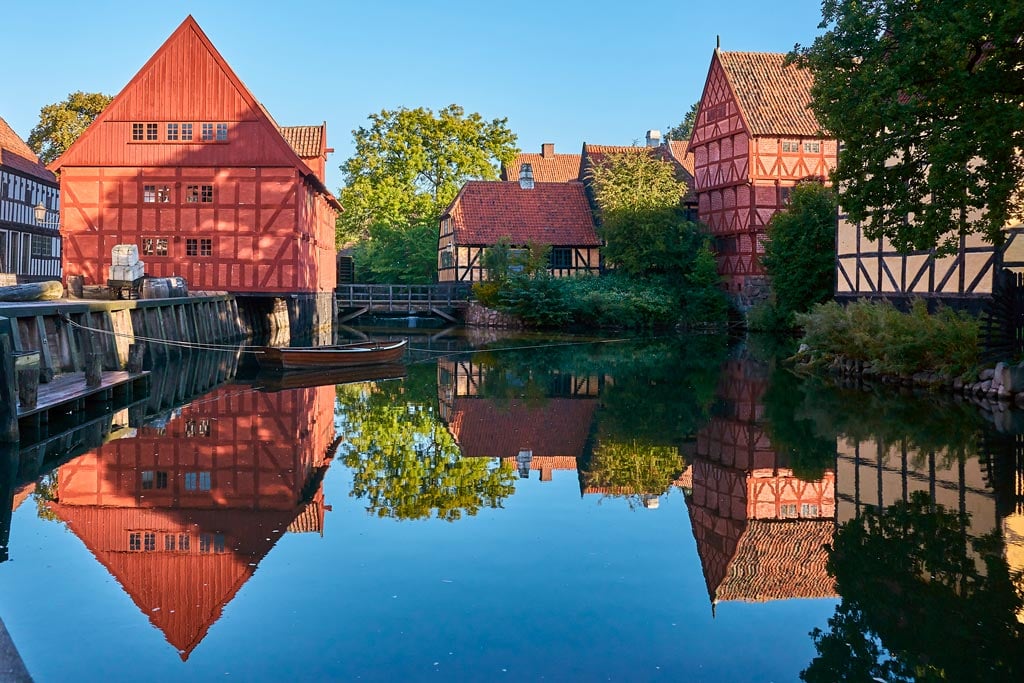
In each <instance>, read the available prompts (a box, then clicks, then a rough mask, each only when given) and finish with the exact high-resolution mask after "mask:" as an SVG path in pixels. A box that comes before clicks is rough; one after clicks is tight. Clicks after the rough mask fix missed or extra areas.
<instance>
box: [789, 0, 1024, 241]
mask: <svg viewBox="0 0 1024 683" xmlns="http://www.w3.org/2000/svg"><path fill="white" fill-rule="evenodd" d="M1022 27H1024V4H1022V3H1019V2H1009V3H1007V2H1002V1H1001V0H975V1H970V2H964V1H963V0H934V1H933V2H924V3H921V2H904V1H903V0H866V1H862V0H824V2H823V3H822V23H821V24H820V28H827V29H828V30H827V31H826V32H825V33H824V34H823V35H821V36H819V37H818V38H816V39H815V40H814V43H813V44H812V45H811V46H810V47H801V46H800V45H797V46H796V47H795V48H794V51H793V53H792V54H791V58H792V59H794V60H795V61H796V63H797V64H798V65H799V66H801V67H806V68H809V69H810V70H811V72H812V73H813V74H814V87H813V88H812V91H811V93H812V102H811V108H812V109H813V111H814V112H815V114H816V115H817V117H818V120H819V121H820V122H821V125H822V126H823V127H824V129H825V131H827V132H828V134H830V135H832V136H834V137H836V138H838V139H839V140H840V141H841V142H842V144H843V145H844V150H843V152H842V153H841V154H840V155H839V163H838V167H837V168H836V170H835V172H834V175H833V179H834V181H835V184H836V185H837V186H838V187H841V188H842V198H841V203H842V205H843V208H844V210H846V211H847V213H848V214H849V217H850V219H851V220H853V221H859V222H862V224H863V225H864V228H865V231H866V233H867V235H868V236H869V237H871V238H878V237H881V236H885V237H887V238H889V239H891V240H892V242H893V244H894V245H895V246H896V247H897V248H898V249H902V250H907V249H930V248H932V247H939V248H941V249H942V250H943V251H947V252H948V251H951V250H954V249H955V248H956V246H957V243H958V240H959V236H960V235H963V234H967V233H972V232H976V233H980V234H981V235H983V236H984V237H985V238H986V239H988V240H990V241H992V242H994V243H996V244H1000V243H1001V241H1002V235H1001V229H1002V228H1003V226H1004V225H1006V223H1007V222H1008V220H1009V219H1011V218H1013V217H1014V216H1015V215H1018V214H1019V211H1020V209H1021V208H1022V195H1021V188H1022V186H1024V157H1022V156H1021V154H1020V150H1021V149H1022V148H1024V81H1022V80H1021V77H1020V74H1021V71H1022V69H1024V47H1022V45H1024V43H1022V35H1024V28H1022ZM908 217H910V218H911V220H907V218H908Z"/></svg>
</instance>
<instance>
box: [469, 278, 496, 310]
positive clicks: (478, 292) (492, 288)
mask: <svg viewBox="0 0 1024 683" xmlns="http://www.w3.org/2000/svg"><path fill="white" fill-rule="evenodd" d="M500 293H501V283H500V282H493V281H486V282H474V283H473V296H475V297H476V300H477V301H479V302H480V304H481V305H483V306H486V307H487V308H497V307H498V305H499V304H500V299H499V296H498V295H499V294H500Z"/></svg>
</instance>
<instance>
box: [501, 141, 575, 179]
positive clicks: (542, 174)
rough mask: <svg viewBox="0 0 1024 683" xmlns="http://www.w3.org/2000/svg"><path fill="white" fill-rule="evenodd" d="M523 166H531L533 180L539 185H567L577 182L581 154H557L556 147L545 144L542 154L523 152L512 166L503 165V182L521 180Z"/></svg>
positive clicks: (541, 150)
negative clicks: (570, 182)
mask: <svg viewBox="0 0 1024 683" xmlns="http://www.w3.org/2000/svg"><path fill="white" fill-rule="evenodd" d="M523 164H529V165H530V169H531V170H532V171H533V179H534V181H535V182H538V183H567V182H569V181H572V180H576V179H577V176H578V175H579V172H580V155H579V154H556V153H555V146H554V145H553V144H552V143H550V142H545V143H544V144H543V145H541V146H540V154H533V153H530V152H522V153H520V154H519V155H517V156H516V158H515V160H514V161H512V163H510V164H507V165H506V164H502V165H501V179H502V180H506V181H507V180H512V181H515V180H519V174H520V171H521V170H522V167H523Z"/></svg>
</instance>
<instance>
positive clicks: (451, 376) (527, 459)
mask: <svg viewBox="0 0 1024 683" xmlns="http://www.w3.org/2000/svg"><path fill="white" fill-rule="evenodd" d="M437 372H438V378H437V380H438V381H437V388H438V394H439V395H438V403H439V406H440V411H441V419H442V420H443V421H444V422H445V424H446V425H447V426H448V430H449V431H450V432H451V433H452V436H453V437H454V438H455V441H456V443H458V444H459V448H460V449H461V451H462V455H463V457H469V458H474V457H486V458H501V459H502V460H503V461H505V462H507V463H509V464H511V465H512V466H513V467H515V468H517V469H518V470H519V473H520V476H523V477H527V476H529V473H530V472H531V471H539V472H540V479H541V481H550V480H551V476H552V472H553V471H554V470H575V469H576V460H577V458H579V457H580V456H582V455H583V451H584V448H585V447H586V443H587V437H588V435H589V434H590V428H591V424H592V423H593V421H594V413H595V411H596V410H597V407H598V400H597V396H598V391H599V387H600V385H601V382H602V379H601V378H600V377H577V376H574V375H561V374H555V375H551V376H549V377H546V378H544V382H545V383H546V386H544V387H543V389H544V393H545V397H544V398H540V399H522V398H503V397H501V396H496V395H495V396H490V397H489V396H488V395H487V394H488V388H487V387H488V372H489V370H488V368H486V367H485V366H482V365H480V364H477V363H473V362H472V361H469V360H461V361H451V360H446V359H441V360H439V361H438V370H437ZM491 372H494V376H495V377H497V376H502V377H504V373H503V372H502V371H500V370H495V371H491Z"/></svg>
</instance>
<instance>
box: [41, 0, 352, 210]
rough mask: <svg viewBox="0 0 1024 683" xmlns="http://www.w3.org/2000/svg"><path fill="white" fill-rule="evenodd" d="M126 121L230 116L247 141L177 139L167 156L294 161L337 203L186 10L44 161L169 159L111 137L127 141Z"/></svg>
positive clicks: (224, 161) (202, 161)
mask: <svg viewBox="0 0 1024 683" xmlns="http://www.w3.org/2000/svg"><path fill="white" fill-rule="evenodd" d="M131 121H225V122H229V123H230V125H231V128H232V130H236V131H239V132H238V133H237V134H238V135H239V136H240V137H244V138H245V139H246V140H247V144H244V145H234V144H232V145H209V144H201V143H198V142H197V143H196V144H181V143H176V144H175V153H174V154H173V155H171V156H173V157H174V158H176V159H178V162H177V163H179V164H181V163H186V162H185V161H184V160H187V165H189V166H224V165H228V166H273V165H279V166H291V167H294V168H296V169H297V170H298V171H299V172H300V173H301V174H302V175H303V176H305V177H306V179H307V180H308V181H309V182H310V184H312V185H313V186H314V188H315V189H316V190H317V191H318V192H320V193H321V194H323V195H324V196H325V197H326V198H327V200H328V201H329V202H330V203H331V205H332V206H334V207H335V208H336V209H340V208H341V207H340V204H338V202H337V200H336V199H335V198H334V196H333V195H332V194H331V193H330V191H328V190H327V188H326V187H325V186H324V184H323V182H322V181H321V180H320V179H319V178H318V177H317V175H316V173H315V172H314V170H313V169H311V168H310V167H309V166H308V165H307V164H306V162H305V161H303V159H301V158H300V156H299V152H297V151H296V150H295V149H293V147H292V146H291V145H290V144H289V141H288V140H286V139H285V136H284V134H283V133H282V131H281V129H280V128H279V127H278V125H277V123H276V122H275V121H274V120H273V118H272V117H271V116H270V114H269V112H267V110H266V109H265V108H264V107H263V105H262V104H260V103H259V101H258V100H257V99H256V98H255V97H254V96H253V94H252V92H250V91H249V89H248V88H247V87H246V85H245V84H244V83H243V82H242V80H241V79H240V78H239V77H238V75H237V74H235V72H234V71H233V70H232V69H231V67H230V66H229V65H228V63H227V61H226V60H225V59H224V57H223V56H222V55H221V54H220V52H218V51H217V48H215V47H214V46H213V43H211V42H210V39H209V38H208V37H207V36H206V34H205V33H204V32H203V30H202V29H201V28H200V27H199V24H198V23H196V20H195V19H194V18H193V17H192V16H191V15H189V16H188V17H186V18H185V20H184V21H183V22H182V23H181V25H180V26H178V28H177V29H176V30H175V31H174V33H172V34H171V35H170V37H169V38H168V39H167V40H166V41H164V43H163V45H161V46H160V48H159V49H157V51H156V52H155V53H154V54H153V56H152V57H150V58H149V61H147V62H146V63H145V65H143V67H142V68H141V69H139V71H138V73H136V74H135V76H134V77H133V78H132V79H131V80H130V81H129V82H128V84H127V85H126V86H125V87H124V88H123V89H122V90H121V92H119V93H118V94H117V96H116V97H114V99H113V101H111V103H110V104H109V105H108V106H107V108H106V109H104V110H103V111H102V112H101V113H100V114H99V116H97V117H96V119H95V120H94V121H93V122H92V124H91V125H90V126H89V127H88V128H86V130H85V132H84V133H82V135H80V136H79V137H78V139H77V140H75V142H74V143H73V144H72V145H71V146H70V147H69V148H68V149H67V150H66V151H65V152H64V154H62V155H61V156H60V157H58V158H57V159H56V160H55V161H53V163H51V164H50V166H49V168H50V169H51V170H54V171H57V170H59V169H60V168H61V167H62V166H129V167H134V166H162V165H166V159H167V158H168V154H167V150H166V149H165V148H164V147H165V146H164V145H162V144H147V145H130V144H115V145H111V144H110V140H111V139H115V140H117V139H124V140H127V134H126V132H127V130H128V129H127V128H126V127H127V126H129V125H130V123H129V122H131ZM108 128H109V129H110V130H113V131H118V130H119V129H120V128H124V131H125V134H123V135H120V134H118V133H117V132H114V133H111V132H107V134H106V135H104V134H103V132H104V131H107V129H108ZM232 135H236V133H232Z"/></svg>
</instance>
